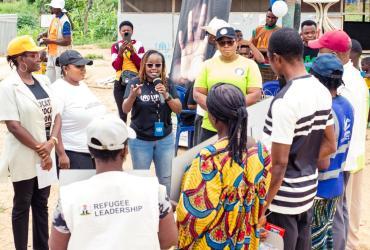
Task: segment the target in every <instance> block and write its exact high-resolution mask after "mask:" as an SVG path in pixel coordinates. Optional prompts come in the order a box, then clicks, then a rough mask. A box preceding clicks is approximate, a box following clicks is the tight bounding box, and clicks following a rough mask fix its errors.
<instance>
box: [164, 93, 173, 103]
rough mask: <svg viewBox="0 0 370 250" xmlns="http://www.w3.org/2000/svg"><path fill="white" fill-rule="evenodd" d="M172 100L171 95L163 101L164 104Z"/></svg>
mask: <svg viewBox="0 0 370 250" xmlns="http://www.w3.org/2000/svg"><path fill="white" fill-rule="evenodd" d="M172 99H173V98H172V95H171V94H168V97H167V98H166V99H165V101H166V102H168V101H171V100H172Z"/></svg>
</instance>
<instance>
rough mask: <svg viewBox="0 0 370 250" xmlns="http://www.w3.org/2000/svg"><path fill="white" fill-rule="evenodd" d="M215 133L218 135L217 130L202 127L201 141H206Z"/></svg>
mask: <svg viewBox="0 0 370 250" xmlns="http://www.w3.org/2000/svg"><path fill="white" fill-rule="evenodd" d="M215 135H217V132H213V131H211V130H208V129H204V128H202V129H201V131H200V142H199V143H201V142H204V141H206V140H208V139H209V138H211V137H213V136H215Z"/></svg>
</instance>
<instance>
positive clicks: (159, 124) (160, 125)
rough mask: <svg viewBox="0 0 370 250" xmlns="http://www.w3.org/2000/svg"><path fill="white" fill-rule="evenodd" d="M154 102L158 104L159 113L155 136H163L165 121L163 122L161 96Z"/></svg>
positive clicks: (157, 110)
mask: <svg viewBox="0 0 370 250" xmlns="http://www.w3.org/2000/svg"><path fill="white" fill-rule="evenodd" d="M152 93H153V92H152ZM159 95H160V94H159V93H158V96H159ZM153 101H154V100H153ZM154 103H155V104H156V106H157V108H156V113H157V118H158V121H157V122H154V136H156V137H162V136H163V135H164V123H163V122H161V115H160V108H161V101H160V98H158V99H157V100H156V101H154Z"/></svg>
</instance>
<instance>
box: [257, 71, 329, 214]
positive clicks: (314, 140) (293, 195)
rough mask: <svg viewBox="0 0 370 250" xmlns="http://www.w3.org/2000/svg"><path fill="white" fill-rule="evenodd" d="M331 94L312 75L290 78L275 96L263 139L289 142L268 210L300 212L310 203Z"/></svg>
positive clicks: (316, 176)
mask: <svg viewBox="0 0 370 250" xmlns="http://www.w3.org/2000/svg"><path fill="white" fill-rule="evenodd" d="M331 104H332V97H331V95H330V93H329V91H328V90H327V88H325V87H324V85H323V84H321V83H320V82H319V81H318V80H317V79H316V78H315V77H313V76H311V75H305V76H302V77H299V78H295V79H293V80H291V81H289V82H288V83H287V84H286V85H285V86H284V88H282V89H281V91H280V92H279V93H278V94H277V95H276V96H275V98H274V100H273V101H272V103H271V106H270V109H269V111H268V114H267V117H266V121H265V126H264V129H263V132H264V134H263V138H264V142H265V143H267V145H270V146H271V143H272V142H275V143H281V144H286V145H291V147H290V152H289V160H288V166H287V169H286V172H285V176H284V179H283V182H282V184H281V186H280V188H279V191H278V193H277V194H276V196H275V197H274V200H273V201H272V203H271V205H270V207H269V209H270V210H271V211H273V212H276V213H281V214H300V213H303V212H305V211H307V210H308V209H310V208H311V207H312V205H313V200H314V198H315V195H316V190H317V178H318V170H317V158H318V155H319V150H320V145H321V141H322V137H323V134H324V130H325V128H326V127H327V126H329V125H333V117H332V115H331Z"/></svg>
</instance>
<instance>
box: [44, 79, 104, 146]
mask: <svg viewBox="0 0 370 250" xmlns="http://www.w3.org/2000/svg"><path fill="white" fill-rule="evenodd" d="M51 88H52V90H53V92H54V95H55V97H56V101H57V104H58V108H59V112H60V114H61V117H62V140H63V145H64V148H65V150H70V151H75V152H81V153H88V152H89V150H88V147H87V136H86V127H87V125H88V124H89V123H90V122H91V121H92V120H93V119H94V118H95V117H99V116H101V115H104V114H105V113H106V108H105V106H104V105H103V104H102V103H101V102H100V101H99V100H98V98H97V97H96V96H95V95H94V94H93V93H92V92H91V91H90V89H89V88H88V86H87V85H86V84H85V83H84V82H80V85H78V86H75V85H72V84H70V83H68V82H66V81H65V80H63V79H58V80H57V81H55V82H54V83H53V84H52V86H51Z"/></svg>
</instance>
